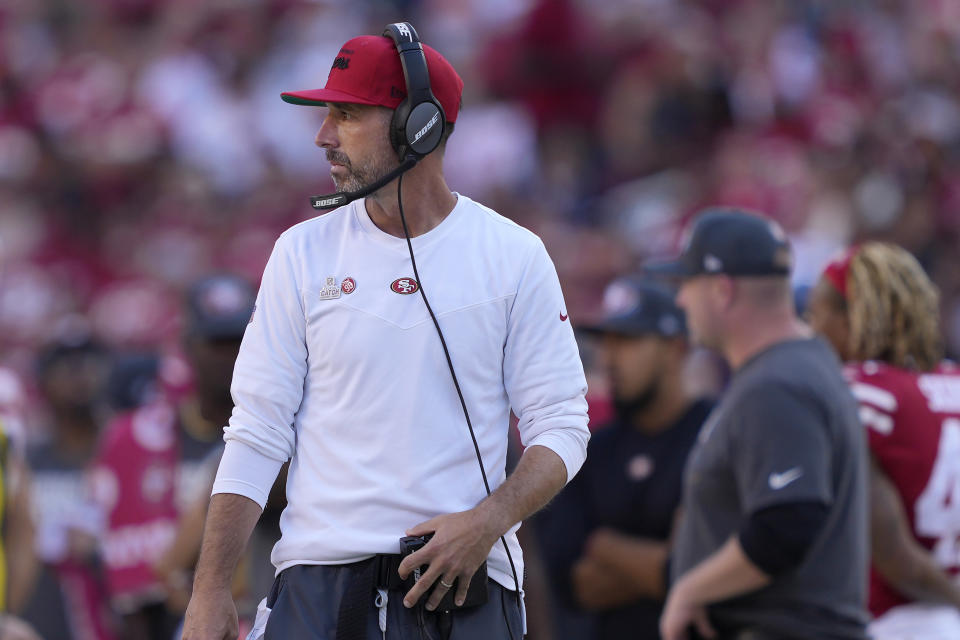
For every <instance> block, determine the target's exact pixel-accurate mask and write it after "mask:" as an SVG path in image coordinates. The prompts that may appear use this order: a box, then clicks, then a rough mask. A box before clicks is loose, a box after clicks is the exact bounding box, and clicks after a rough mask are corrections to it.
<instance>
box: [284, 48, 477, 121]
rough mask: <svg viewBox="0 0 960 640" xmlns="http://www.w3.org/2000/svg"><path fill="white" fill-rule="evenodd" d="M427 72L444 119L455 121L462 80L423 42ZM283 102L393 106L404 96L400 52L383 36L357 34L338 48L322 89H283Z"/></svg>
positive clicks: (313, 105) (391, 107)
mask: <svg viewBox="0 0 960 640" xmlns="http://www.w3.org/2000/svg"><path fill="white" fill-rule="evenodd" d="M423 53H424V55H425V56H426V58H427V69H428V71H429V72H430V88H431V89H432V90H433V95H434V96H436V98H437V100H438V101H439V102H440V105H441V106H442V107H443V111H444V115H446V118H447V122H456V121H457V114H458V113H459V112H460V96H461V94H462V93H463V80H461V79H460V76H459V75H457V72H456V70H455V69H454V68H453V66H452V65H451V64H450V63H449V62H447V60H446V58H444V57H443V56H442V55H440V54H439V53H437V51H436V50H435V49H433V48H431V47H429V46H427V45H423ZM280 97H281V98H283V99H284V100H285V101H286V102H289V103H291V104H302V105H307V106H312V107H316V106H324V105H325V104H326V103H327V102H344V103H348V104H369V105H378V106H381V107H388V108H390V109H396V108H397V105H399V104H400V103H401V102H402V101H403V99H404V98H406V97H407V84H406V81H405V80H404V77H403V68H402V67H401V66H400V54H398V53H397V48H396V46H395V45H394V44H393V41H392V40H391V39H390V38H388V37H386V36H358V37H356V38H353V39H352V40H348V41H347V43H346V44H344V45H343V46H342V47H341V48H340V53H338V54H337V58H336V60H334V61H333V66H332V67H330V74H329V75H328V76H327V85H326V86H325V87H324V88H323V89H308V90H305V91H285V92H283V93H282V94H280Z"/></svg>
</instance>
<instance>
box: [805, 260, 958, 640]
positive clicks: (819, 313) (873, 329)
mask: <svg viewBox="0 0 960 640" xmlns="http://www.w3.org/2000/svg"><path fill="white" fill-rule="evenodd" d="M808 319H809V321H810V324H811V325H812V326H813V328H814V329H815V330H817V331H818V332H819V333H821V334H822V335H823V336H824V337H825V338H827V339H828V340H829V341H830V342H831V343H832V344H833V347H834V348H835V349H836V351H837V353H838V355H839V356H840V357H841V359H843V360H844V361H845V362H846V363H847V366H846V370H845V372H846V375H847V378H848V380H849V381H850V385H851V390H852V391H853V394H854V396H855V397H856V398H857V401H858V403H859V405H860V420H861V421H862V422H863V424H864V426H865V427H866V430H867V436H868V441H869V445H870V452H871V459H872V462H871V482H870V484H871V491H870V494H871V496H870V506H871V522H870V529H871V538H872V540H871V542H872V545H871V546H872V565H873V566H872V568H871V572H870V602H869V604H870V610H871V612H872V613H873V615H874V616H875V617H876V619H875V621H874V623H873V625H872V626H871V630H872V631H873V632H874V637H877V638H883V639H886V638H901V637H906V636H905V635H903V634H902V633H901V631H898V629H902V630H903V632H904V633H910V634H917V633H919V635H910V636H909V637H924V638H932V637H938V638H939V637H944V638H947V637H950V638H956V637H960V612H958V609H960V583H958V582H956V581H955V580H957V578H956V576H957V575H958V574H960V367H957V365H955V364H954V363H951V362H947V361H944V360H943V343H942V339H941V334H940V328H939V295H938V293H937V290H936V287H935V286H934V285H933V283H932V282H930V279H929V278H928V277H927V276H926V274H925V273H924V271H923V268H922V267H921V266H920V264H919V263H918V262H917V260H916V259H915V258H914V257H913V256H912V255H911V254H910V253H909V252H907V251H906V250H904V249H902V248H900V247H897V246H894V245H891V244H885V243H879V242H869V243H866V244H863V245H861V246H857V247H854V248H853V249H851V250H849V251H847V252H846V253H845V254H844V255H843V256H841V257H840V258H838V259H837V260H835V261H833V262H832V263H830V264H829V265H828V266H827V268H826V269H825V271H824V272H823V275H822V276H821V277H820V280H819V282H818V283H817V284H816V286H815V287H814V288H813V290H812V292H811V296H810V302H809V309H808ZM951 576H954V579H953V580H951ZM908 603H916V604H908ZM931 603H940V604H942V605H943V604H945V605H947V606H946V607H941V608H936V607H931ZM948 629H949V631H948ZM937 634H939V635H937ZM945 634H946V635H945Z"/></svg>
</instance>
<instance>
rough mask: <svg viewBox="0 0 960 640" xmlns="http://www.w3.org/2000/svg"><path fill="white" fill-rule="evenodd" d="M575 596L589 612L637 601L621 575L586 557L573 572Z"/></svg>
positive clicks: (577, 563)
mask: <svg viewBox="0 0 960 640" xmlns="http://www.w3.org/2000/svg"><path fill="white" fill-rule="evenodd" d="M571 577H572V582H573V595H574V596H575V597H576V599H577V603H578V604H579V605H580V606H581V607H583V608H584V609H586V610H587V611H602V610H604V609H609V608H611V607H613V606H617V605H620V604H626V603H628V602H632V601H634V600H635V599H636V597H635V596H634V594H633V593H632V592H631V591H630V589H629V585H628V584H627V581H626V580H624V579H623V578H622V576H620V574H619V573H617V572H616V571H613V570H611V569H609V568H608V567H607V566H605V565H603V564H601V563H599V562H597V561H596V560H594V559H593V558H590V557H588V556H584V557H582V558H580V559H579V560H577V562H576V564H574V565H573V569H572V570H571Z"/></svg>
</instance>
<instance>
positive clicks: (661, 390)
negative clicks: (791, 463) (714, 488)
mask: <svg viewBox="0 0 960 640" xmlns="http://www.w3.org/2000/svg"><path fill="white" fill-rule="evenodd" d="M604 312H605V319H604V321H603V322H602V323H601V324H600V325H598V326H594V327H587V328H585V329H582V330H583V331H584V332H585V333H591V334H594V335H596V336H597V337H598V338H599V339H600V340H601V343H600V346H601V354H602V362H603V364H604V366H605V369H606V373H607V377H608V380H609V383H610V387H611V395H612V399H613V402H614V406H615V408H616V418H615V419H614V420H613V422H612V423H610V424H608V425H604V426H603V427H601V428H599V429H598V430H597V431H596V432H595V433H594V435H593V437H592V439H591V442H590V445H589V449H588V455H587V461H586V463H585V464H584V466H583V468H582V469H581V471H580V474H578V476H577V477H576V478H575V479H574V480H573V481H572V482H571V483H570V485H569V486H568V487H567V488H566V489H564V491H563V492H562V493H561V494H560V496H559V497H558V498H557V500H556V501H555V503H554V504H553V505H552V506H551V507H550V508H549V509H548V512H547V513H546V514H545V516H544V518H543V520H542V521H541V526H542V527H543V529H542V532H543V533H544V534H545V535H544V539H545V541H546V542H545V546H546V547H547V551H546V555H547V557H548V562H549V564H550V567H551V572H552V574H553V582H554V585H555V586H556V587H557V588H558V591H559V592H558V593H557V596H558V598H559V600H560V602H561V603H563V604H566V605H567V606H573V607H575V608H577V609H579V610H581V611H588V612H594V613H595V614H596V615H595V620H594V622H595V625H591V626H592V627H593V628H594V629H595V635H594V637H595V638H596V640H613V639H619V638H628V637H629V638H643V639H656V638H659V633H658V631H657V625H658V620H659V617H660V611H661V608H662V606H663V598H664V596H665V594H666V584H665V582H666V580H665V578H666V563H667V555H668V544H669V543H668V540H669V538H670V534H671V530H672V527H673V522H674V519H675V515H676V513H675V512H676V509H677V505H678V504H679V502H680V489H681V476H682V471H683V467H684V463H685V462H686V458H687V453H688V452H689V451H690V448H691V447H692V446H693V443H694V442H695V440H696V437H697V432H698V431H699V429H700V425H701V424H702V423H703V421H704V419H705V418H706V416H707V414H708V413H709V411H710V403H709V402H707V401H704V400H694V399H691V398H690V397H688V395H687V393H686V391H685V388H684V379H683V372H684V363H685V361H686V355H687V341H686V336H685V323H684V318H683V312H682V311H680V309H679V308H678V307H677V306H676V304H674V302H673V293H672V292H671V291H670V290H669V289H667V288H665V287H663V286H660V285H658V284H655V283H652V282H649V281H644V280H640V279H638V278H630V277H628V278H621V279H618V280H616V281H614V282H613V283H612V284H611V285H610V286H609V287H608V288H607V291H606V292H605V295H604Z"/></svg>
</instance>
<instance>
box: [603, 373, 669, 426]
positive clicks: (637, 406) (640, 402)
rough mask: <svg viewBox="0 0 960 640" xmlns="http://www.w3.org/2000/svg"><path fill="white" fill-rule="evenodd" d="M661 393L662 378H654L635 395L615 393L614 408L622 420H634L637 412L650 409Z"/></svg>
mask: <svg viewBox="0 0 960 640" xmlns="http://www.w3.org/2000/svg"><path fill="white" fill-rule="evenodd" d="M659 395H660V380H659V378H654V379H653V380H652V381H651V382H650V384H648V385H647V388H646V389H644V390H643V391H641V392H640V393H638V394H636V395H634V396H630V397H623V396H618V395H616V394H615V395H614V398H613V408H614V410H615V411H616V414H617V417H618V418H619V419H620V421H621V422H633V420H634V418H635V417H636V414H637V413H638V412H640V411H643V410H645V409H648V408H649V407H650V405H651V404H653V402H654V400H656V399H657V396H659Z"/></svg>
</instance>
